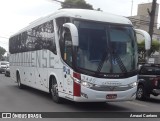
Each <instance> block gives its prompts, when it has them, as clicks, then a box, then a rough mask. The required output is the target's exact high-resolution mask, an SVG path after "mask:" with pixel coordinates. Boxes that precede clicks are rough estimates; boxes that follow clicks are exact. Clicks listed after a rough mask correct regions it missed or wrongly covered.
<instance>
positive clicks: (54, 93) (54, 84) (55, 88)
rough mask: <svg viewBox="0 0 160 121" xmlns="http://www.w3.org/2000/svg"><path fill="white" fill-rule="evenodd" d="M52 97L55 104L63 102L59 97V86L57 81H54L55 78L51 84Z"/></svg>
mask: <svg viewBox="0 0 160 121" xmlns="http://www.w3.org/2000/svg"><path fill="white" fill-rule="evenodd" d="M51 96H52V99H53V101H54V102H56V103H61V102H62V98H61V97H59V94H58V84H57V82H56V80H54V78H53V79H52V83H51Z"/></svg>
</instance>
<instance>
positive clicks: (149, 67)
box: [136, 64, 160, 100]
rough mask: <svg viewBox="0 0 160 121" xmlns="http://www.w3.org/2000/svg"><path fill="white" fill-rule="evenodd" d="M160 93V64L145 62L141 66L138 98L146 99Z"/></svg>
mask: <svg viewBox="0 0 160 121" xmlns="http://www.w3.org/2000/svg"><path fill="white" fill-rule="evenodd" d="M150 94H152V95H154V96H158V95H160V65H157V64H145V65H142V66H141V67H140V70H139V77H138V88H137V94H136V98H137V99H139V100H145V99H147V98H149V97H150Z"/></svg>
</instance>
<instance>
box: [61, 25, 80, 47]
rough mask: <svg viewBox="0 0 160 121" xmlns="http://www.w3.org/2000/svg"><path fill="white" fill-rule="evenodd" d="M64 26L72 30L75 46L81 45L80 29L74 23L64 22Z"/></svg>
mask: <svg viewBox="0 0 160 121" xmlns="http://www.w3.org/2000/svg"><path fill="white" fill-rule="evenodd" d="M63 27H65V28H68V29H69V30H70V33H71V37H72V44H73V46H78V45H79V40H78V29H77V27H76V26H75V25H74V24H72V23H65V24H63Z"/></svg>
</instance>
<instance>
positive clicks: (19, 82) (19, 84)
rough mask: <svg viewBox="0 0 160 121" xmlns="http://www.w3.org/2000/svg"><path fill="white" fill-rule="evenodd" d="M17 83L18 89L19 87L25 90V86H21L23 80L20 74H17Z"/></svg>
mask: <svg viewBox="0 0 160 121" xmlns="http://www.w3.org/2000/svg"><path fill="white" fill-rule="evenodd" d="M17 83H18V87H19V88H20V89H23V85H22V84H21V78H20V75H19V74H17Z"/></svg>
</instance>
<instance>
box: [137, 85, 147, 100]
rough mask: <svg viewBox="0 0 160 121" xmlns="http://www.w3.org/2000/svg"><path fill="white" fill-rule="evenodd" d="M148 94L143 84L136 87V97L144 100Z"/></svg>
mask: <svg viewBox="0 0 160 121" xmlns="http://www.w3.org/2000/svg"><path fill="white" fill-rule="evenodd" d="M149 96H150V94H147V93H146V91H145V88H144V86H143V85H139V86H138V88H137V93H136V99H138V100H146V99H147V98H149Z"/></svg>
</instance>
